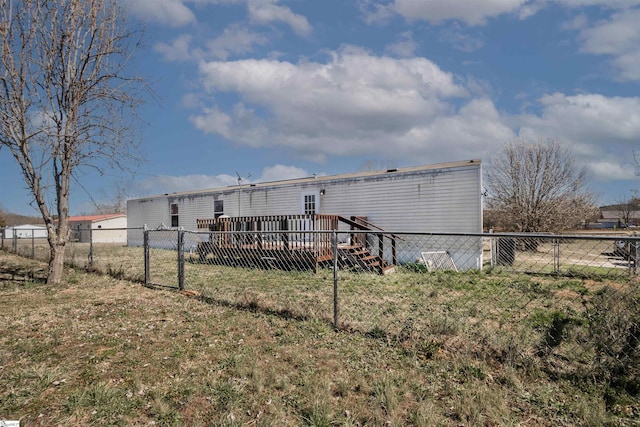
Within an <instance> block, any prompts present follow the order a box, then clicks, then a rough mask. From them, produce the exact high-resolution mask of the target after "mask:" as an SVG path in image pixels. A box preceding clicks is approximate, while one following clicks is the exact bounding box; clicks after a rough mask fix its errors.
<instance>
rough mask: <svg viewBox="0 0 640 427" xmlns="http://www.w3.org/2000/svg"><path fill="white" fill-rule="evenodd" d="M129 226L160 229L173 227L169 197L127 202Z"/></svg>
mask: <svg viewBox="0 0 640 427" xmlns="http://www.w3.org/2000/svg"><path fill="white" fill-rule="evenodd" d="M127 220H128V222H127V224H128V227H130V228H141V227H143V226H144V225H145V224H146V225H147V227H148V228H150V229H151V228H158V227H159V226H160V224H164V225H165V226H167V227H168V226H169V225H171V216H170V215H169V202H168V200H167V197H157V198H148V199H135V200H129V201H127Z"/></svg>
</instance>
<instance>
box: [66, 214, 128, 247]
mask: <svg viewBox="0 0 640 427" xmlns="http://www.w3.org/2000/svg"><path fill="white" fill-rule="evenodd" d="M69 228H70V229H71V232H72V233H73V234H72V235H73V237H74V238H75V239H76V240H77V241H78V242H80V243H89V239H92V240H93V243H126V242H127V230H125V229H126V228H127V217H126V216H122V217H116V218H107V219H102V220H96V221H90V220H85V221H69ZM89 229H91V230H92V231H91V232H90V231H89ZM109 229H116V230H109ZM118 229H120V230H118Z"/></svg>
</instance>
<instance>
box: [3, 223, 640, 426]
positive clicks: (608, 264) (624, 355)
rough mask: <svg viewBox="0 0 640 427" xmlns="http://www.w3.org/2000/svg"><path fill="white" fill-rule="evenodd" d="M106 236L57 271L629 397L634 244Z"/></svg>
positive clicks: (27, 242) (460, 237) (474, 238)
mask: <svg viewBox="0 0 640 427" xmlns="http://www.w3.org/2000/svg"><path fill="white" fill-rule="evenodd" d="M112 231H113V230H92V231H90V232H89V231H87V233H90V236H83V235H82V233H80V234H78V235H76V236H75V238H74V240H73V241H72V242H70V243H69V245H68V246H67V261H68V262H70V263H72V264H73V265H75V266H79V267H83V268H90V269H93V270H97V271H101V272H104V273H108V274H112V275H115V276H118V277H122V278H129V279H134V280H139V281H142V282H144V283H145V284H147V285H149V286H168V287H172V288H176V289H179V290H181V291H183V292H185V293H188V294H191V295H193V296H194V297H197V298H200V299H201V300H202V301H204V302H208V303H211V304H218V305H225V306H230V307H236V308H241V309H245V310H250V311H260V312H266V313H270V314H275V315H278V316H282V317H285V318H295V319H309V320H312V321H323V322H330V323H331V324H333V325H334V326H335V327H336V328H337V329H339V330H347V331H353V332H356V333H361V334H365V335H367V336H370V337H372V338H375V339H381V340H385V341H387V342H389V343H390V344H393V345H395V346H398V347H399V348H400V349H401V350H402V351H404V352H406V353H407V354H410V355H412V356H414V357H416V358H418V359H430V358H435V357H440V356H443V355H447V354H448V355H450V356H451V357H456V355H460V354H464V355H466V356H472V357H475V356H474V355H476V356H477V355H482V356H481V357H485V358H486V357H489V358H492V359H493V360H494V361H495V362H496V363H501V364H507V365H510V366H513V367H514V368H516V369H525V370H528V371H529V370H535V371H537V372H546V373H547V374H549V375H552V376H554V377H557V378H574V379H576V378H577V379H578V380H581V381H584V382H585V383H586V384H592V383H593V384H600V385H602V384H604V385H605V386H606V387H611V388H612V389H615V390H617V391H625V392H628V393H629V394H630V395H637V394H638V393H640V281H639V280H638V279H639V273H640V272H638V270H637V258H638V245H639V244H640V239H639V238H638V237H637V236H595V235H591V236H589V235H571V236H569V235H545V234H535V235H534V234H511V233H478V234H459V233H400V232H398V233H388V232H384V233H383V232H355V231H306V230H305V231H304V232H301V231H283V230H278V231H271V232H265V231H251V232H247V231H245V232H214V231H211V232H202V231H198V232H195V231H184V230H176V229H164V230H146V229H127V230H124V231H125V232H126V239H125V240H124V241H123V240H121V239H119V240H118V241H110V242H105V241H104V240H106V236H110V235H111V234H110V233H111V232H112ZM4 236H5V234H3V239H2V242H1V244H2V249H4V250H8V251H12V252H15V253H18V254H21V255H25V256H30V257H34V258H38V259H43V260H46V259H47V257H48V246H47V242H46V239H43V238H35V237H34V236H31V237H22V238H19V237H12V238H6V237H4ZM101 237H102V240H103V241H99V240H100V238H101ZM112 240H113V239H112ZM478 357H480V356H478ZM489 362H491V360H489ZM636 415H638V417H640V414H636Z"/></svg>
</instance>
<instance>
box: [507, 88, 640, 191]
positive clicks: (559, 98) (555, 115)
mask: <svg viewBox="0 0 640 427" xmlns="http://www.w3.org/2000/svg"><path fill="white" fill-rule="evenodd" d="M539 102H540V106H541V108H542V110H541V113H540V114H538V115H530V114H529V115H523V116H520V117H518V118H517V121H518V123H519V125H520V135H521V136H523V137H526V138H539V137H554V138H558V139H559V140H560V141H561V142H563V143H565V144H567V145H569V146H570V147H571V149H572V151H573V153H574V154H575V155H576V156H577V157H578V158H579V159H580V160H581V161H582V162H583V163H584V164H585V165H586V166H587V167H588V168H589V170H590V171H591V172H592V173H594V174H595V175H596V176H597V178H599V179H602V180H610V179H617V178H618V177H620V176H625V177H626V178H629V176H630V175H629V168H628V167H626V166H624V165H626V164H628V163H629V159H630V156H632V154H633V152H634V150H637V149H638V148H640V147H639V145H640V140H639V139H638V136H639V135H640V98H638V97H605V96H603V95H598V94H581V95H574V96H568V95H565V94H562V93H555V94H551V95H545V96H544V97H542V98H541V99H540V100H539ZM607 165H609V167H607ZM611 165H614V166H611ZM621 174H622V175H621Z"/></svg>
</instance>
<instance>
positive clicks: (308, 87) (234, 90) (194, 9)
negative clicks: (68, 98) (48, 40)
mask: <svg viewBox="0 0 640 427" xmlns="http://www.w3.org/2000/svg"><path fill="white" fill-rule="evenodd" d="M119 1H120V2H121V3H122V5H123V6H124V7H125V8H127V10H128V14H129V15H130V19H131V21H132V22H133V23H136V22H142V23H143V24H144V26H145V28H146V33H145V39H144V41H145V47H144V48H143V49H141V50H139V51H137V56H136V59H135V62H134V64H133V67H134V68H133V70H132V72H134V73H139V74H141V75H143V76H145V77H147V78H148V79H149V80H150V81H151V82H153V87H154V91H155V93H156V95H157V100H150V101H149V102H148V103H147V104H146V105H145V106H144V107H143V108H142V109H141V110H140V114H141V117H142V119H143V120H144V123H145V124H144V127H143V128H142V129H141V131H142V151H143V153H144V155H145V157H146V158H147V161H146V163H145V164H144V165H142V166H141V167H140V168H139V169H138V170H137V173H136V174H135V175H134V176H129V175H126V174H122V173H120V172H117V171H116V172H114V173H113V174H112V175H106V176H97V175H92V174H91V173H89V172H88V173H87V174H85V175H83V176H81V177H80V181H81V184H82V185H81V186H80V185H78V184H77V183H76V185H75V187H74V189H73V190H74V191H73V194H72V198H71V213H72V214H82V213H92V212H94V211H95V206H94V203H95V202H102V201H108V200H109V199H110V198H113V195H114V193H115V192H116V188H117V187H119V186H120V187H122V186H125V187H126V188H127V191H128V192H129V194H128V196H129V197H142V196H145V195H152V194H158V193H169V192H175V191H183V190H195V189H201V188H211V187H220V186H227V185H233V184H236V183H237V175H236V173H237V174H239V175H240V176H241V177H242V178H243V183H247V182H260V181H273V180H278V179H287V178H296V177H301V176H310V175H312V174H314V173H315V174H320V175H324V174H327V175H332V174H338V173H347V172H354V171H358V170H362V169H365V168H370V167H371V166H372V165H373V166H377V167H380V168H386V167H402V166H413V165H420V164H432V163H439V162H447V161H455V160H466V159H474V158H480V159H482V160H483V161H484V162H485V168H486V167H487V166H488V165H487V163H488V161H489V159H490V158H491V156H492V155H493V154H495V153H496V152H497V151H498V150H499V149H500V147H501V146H502V145H503V144H504V143H505V142H507V141H509V140H511V139H513V138H517V137H522V138H527V139H538V138H546V137H551V138H555V139H557V140H558V141H560V142H561V143H562V144H563V145H565V146H567V147H568V148H569V149H570V150H571V152H572V153H573V155H574V158H575V160H576V162H577V163H578V164H579V165H580V166H584V167H585V168H586V170H587V172H588V175H589V177H590V183H591V188H592V190H593V191H595V192H596V193H597V194H598V195H599V196H600V197H599V199H600V200H599V201H600V203H601V204H607V203H615V202H618V201H621V200H623V199H625V198H628V197H629V196H630V195H631V191H633V190H636V189H640V177H636V175H635V173H634V172H635V166H636V162H635V160H634V151H636V152H639V153H640V25H638V23H639V22H640V0H474V1H468V0H422V1H419V0H354V1H348V0H321V1H320V0H119ZM639 160H640V157H639ZM0 161H1V162H2V163H1V165H2V168H0V179H2V180H3V182H11V183H18V184H16V185H11V186H5V188H3V190H2V193H0V194H1V195H0V206H2V208H3V209H5V210H7V211H12V212H16V213H23V214H36V213H37V212H36V211H35V210H34V208H32V207H31V206H30V200H31V198H30V196H29V194H28V192H27V191H25V190H24V188H23V187H24V185H23V184H22V183H23V181H22V178H21V175H20V174H19V171H18V170H17V168H16V167H15V166H14V165H13V164H12V160H11V159H10V158H9V157H8V155H7V153H6V150H2V151H0Z"/></svg>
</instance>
